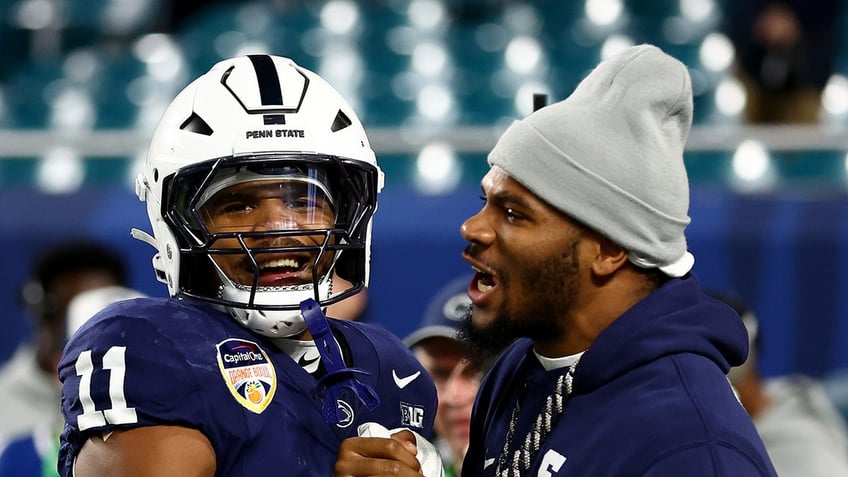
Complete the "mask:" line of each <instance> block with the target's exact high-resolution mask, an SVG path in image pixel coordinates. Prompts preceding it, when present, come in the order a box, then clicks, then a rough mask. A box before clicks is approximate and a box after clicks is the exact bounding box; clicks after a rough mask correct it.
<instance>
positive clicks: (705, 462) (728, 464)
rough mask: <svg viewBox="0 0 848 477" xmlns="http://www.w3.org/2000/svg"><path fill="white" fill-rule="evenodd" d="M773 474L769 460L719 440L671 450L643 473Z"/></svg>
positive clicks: (691, 476)
mask: <svg viewBox="0 0 848 477" xmlns="http://www.w3.org/2000/svg"><path fill="white" fill-rule="evenodd" d="M681 475H685V476H686V477H736V476H740V475H744V476H747V477H755V476H764V477H765V476H768V477H776V476H777V473H776V472H775V470H774V468H773V467H772V464H771V462H761V461H760V459H759V458H758V456H756V455H754V456H751V455H748V454H746V453H745V452H743V451H741V450H740V449H737V448H735V447H731V446H730V445H728V444H725V443H721V442H712V443H704V444H701V445H695V446H690V447H686V448H683V449H680V450H676V451H673V452H671V453H669V454H666V455H665V456H663V457H662V458H660V459H659V460H658V461H657V462H655V463H654V464H652V465H651V466H650V467H649V468H648V469H647V470H646V471H645V472H644V473H643V474H642V476H643V477H679V476H681Z"/></svg>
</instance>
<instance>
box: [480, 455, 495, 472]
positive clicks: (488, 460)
mask: <svg viewBox="0 0 848 477" xmlns="http://www.w3.org/2000/svg"><path fill="white" fill-rule="evenodd" d="M494 463H495V458H494V457H492V458H491V459H486V460H484V461H483V469H484V470H485V469H487V468H488V467H489V466H491V465H492V464H494Z"/></svg>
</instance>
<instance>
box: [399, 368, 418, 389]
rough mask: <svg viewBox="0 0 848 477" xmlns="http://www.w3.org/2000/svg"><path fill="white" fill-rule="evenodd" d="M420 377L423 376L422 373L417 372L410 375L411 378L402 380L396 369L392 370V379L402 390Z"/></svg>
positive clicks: (407, 377)
mask: <svg viewBox="0 0 848 477" xmlns="http://www.w3.org/2000/svg"><path fill="white" fill-rule="evenodd" d="M418 376H421V371H416V372H415V373H413V374H410V375H409V376H406V377H404V378H401V377H398V375H397V371H395V370H394V369H393V370H392V377H393V378H394V379H395V384H397V387H399V388H400V389H403V388H405V387H407V386H408V385H409V383H411V382H413V381H415V380H416V379H417V378H418Z"/></svg>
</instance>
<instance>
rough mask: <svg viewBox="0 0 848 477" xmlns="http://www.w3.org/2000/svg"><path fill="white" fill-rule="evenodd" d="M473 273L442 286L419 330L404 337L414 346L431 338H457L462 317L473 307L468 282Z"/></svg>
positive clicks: (407, 344)
mask: <svg viewBox="0 0 848 477" xmlns="http://www.w3.org/2000/svg"><path fill="white" fill-rule="evenodd" d="M472 277H473V275H471V274H468V275H463V276H460V277H457V278H454V279H452V280H451V281H449V282H447V283H446V284H445V285H444V286H442V287H441V288H440V289H439V291H437V292H436V294H435V295H434V296H433V298H432V299H431V300H430V303H429V304H428V305H427V309H426V311H425V312H424V316H423V318H422V320H421V324H420V326H419V327H418V329H417V330H415V331H413V332H412V333H410V334H409V335H408V336H407V337H406V338H404V339H403V343H404V344H405V345H406V346H408V347H410V348H412V347H414V346H416V345H418V344H419V343H421V342H422V341H424V340H426V339H429V338H451V339H457V331H459V328H460V326H461V325H462V319H463V318H464V317H465V314H466V312H467V311H468V310H469V308H470V307H471V299H470V298H468V292H467V289H468V284H469V283H470V282H471V278H472Z"/></svg>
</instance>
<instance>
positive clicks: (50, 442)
mask: <svg viewBox="0 0 848 477" xmlns="http://www.w3.org/2000/svg"><path fill="white" fill-rule="evenodd" d="M140 296H144V295H143V294H142V293H140V292H138V291H136V290H133V289H130V288H125V287H122V286H117V285H110V286H105V287H101V288H95V289H92V290H87V291H84V292H81V293H79V294H77V295H76V296H75V297H74V298H73V299H72V300H71V302H70V303H69V304H68V308H67V310H68V312H67V315H66V320H65V322H66V327H67V336H71V335H73V334H74V332H75V331H76V330H78V329H79V327H81V326H82V325H83V324H85V322H86V321H87V320H88V319H89V318H91V317H92V316H94V315H95V314H96V313H97V312H98V311H100V310H102V309H103V308H106V306H108V305H109V304H111V303H114V302H116V301H121V300H129V299H131V298H137V297H140ZM49 412H50V413H52V419H51V420H50V421H49V422H47V423H45V424H41V425H38V426H36V427H35V429H33V431H32V433H30V434H28V435H24V436H21V437H18V438H16V439H13V440H11V441H10V442H9V444H8V445H7V446H6V447H5V448H3V449H2V451H0V477H47V476H56V477H58V475H59V474H58V471H57V466H56V462H57V461H58V456H59V434H61V432H62V424H63V423H64V421H63V419H62V414H61V412H60V410H59V406H58V403H57V404H56V405H55V406H54V409H51V410H50V411H49Z"/></svg>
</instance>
